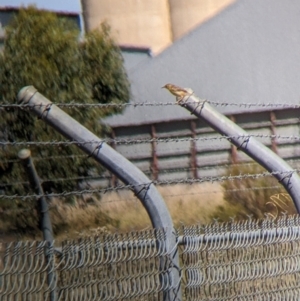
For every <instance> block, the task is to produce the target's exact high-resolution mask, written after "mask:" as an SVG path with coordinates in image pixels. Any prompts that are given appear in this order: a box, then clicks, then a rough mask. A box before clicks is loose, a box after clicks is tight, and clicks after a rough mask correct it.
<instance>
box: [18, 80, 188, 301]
mask: <svg viewBox="0 0 300 301" xmlns="http://www.w3.org/2000/svg"><path fill="white" fill-rule="evenodd" d="M18 101H19V103H22V104H24V105H26V106H25V107H24V108H28V109H29V111H30V112H32V113H34V114H35V115H36V116H38V117H39V118H40V119H42V120H43V121H45V122H46V123H47V124H49V125H50V126H52V127H53V128H54V129H55V130H57V131H58V132H59V133H61V134H62V135H63V136H65V137H66V138H68V139H70V140H72V141H78V145H77V146H78V147H79V148H80V149H82V150H83V151H84V152H85V153H87V154H88V155H89V156H90V157H92V158H94V159H95V160H96V161H97V162H99V163H100V164H102V165H103V166H104V167H105V168H107V169H108V170H109V171H111V172H112V173H113V174H115V175H116V176H117V177H118V178H119V179H120V180H122V181H123V182H124V183H125V184H127V185H130V186H131V187H132V190H133V191H134V193H135V194H136V196H137V197H138V198H139V200H140V201H141V202H142V204H143V206H144V207H145V209H146V211H147V213H148V215H149V217H150V219H151V222H152V225H153V227H154V228H157V229H161V228H163V229H165V231H166V250H167V252H169V254H170V258H171V259H172V261H173V267H172V268H171V269H170V271H169V272H168V275H167V278H168V279H169V281H170V282H171V283H175V284H179V283H180V276H179V273H178V269H176V268H175V266H179V256H178V253H177V250H176V249H177V248H176V245H177V237H176V234H175V231H174V226H173V222H172V219H171V216H170V213H169V211H168V208H167V206H166V204H165V202H164V200H163V198H162V197H161V195H160V193H159V192H158V190H157V189H156V187H155V185H146V187H145V186H144V185H145V184H147V183H151V180H150V179H149V178H148V177H147V176H146V175H145V174H144V173H143V172H142V171H140V170H139V169H138V168H137V167H136V166H135V165H134V164H132V163H131V162H130V161H128V160H127V159H126V158H125V157H123V156H122V155H121V154H119V153H118V152H116V151H115V150H114V149H113V148H112V147H110V146H109V145H108V144H107V143H105V142H104V141H102V140H101V139H100V138H98V137H97V136H96V135H94V134H93V133H92V132H90V131H89V130H88V129H86V128H85V127H84V126H83V125H81V124H80V123H79V122H77V121H76V120H74V119H73V118H72V117H70V116H69V115H68V114H67V113H65V112H64V111H63V110H61V109H60V108H59V107H57V106H56V105H55V104H53V103H52V102H51V101H50V100H48V99H47V98H46V97H44V96H43V95H42V94H40V93H39V92H38V91H37V90H36V89H35V88H34V87H33V86H27V87H24V88H22V89H21V90H20V92H19V93H18ZM143 188H146V189H143ZM175 289H177V290H178V288H173V289H170V290H169V291H168V292H166V298H165V299H167V300H175V299H176V300H182V299H181V291H180V290H179V291H178V293H177V295H176V296H175V295H174V291H175Z"/></svg>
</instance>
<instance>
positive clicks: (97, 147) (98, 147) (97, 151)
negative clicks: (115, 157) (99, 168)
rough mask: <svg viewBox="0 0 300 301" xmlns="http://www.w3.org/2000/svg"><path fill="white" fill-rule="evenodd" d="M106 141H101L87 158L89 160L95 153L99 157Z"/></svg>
mask: <svg viewBox="0 0 300 301" xmlns="http://www.w3.org/2000/svg"><path fill="white" fill-rule="evenodd" d="M103 143H104V141H101V142H100V143H99V144H98V145H97V146H96V147H95V149H94V150H93V151H92V152H91V153H90V154H89V155H88V156H87V157H88V158H90V157H92V156H93V155H94V154H95V153H96V155H97V156H98V155H99V152H100V149H101V147H102V145H103Z"/></svg>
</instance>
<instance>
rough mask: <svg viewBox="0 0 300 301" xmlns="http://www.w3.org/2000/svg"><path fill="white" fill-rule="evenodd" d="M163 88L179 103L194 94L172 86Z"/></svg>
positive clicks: (167, 85) (168, 85)
mask: <svg viewBox="0 0 300 301" xmlns="http://www.w3.org/2000/svg"><path fill="white" fill-rule="evenodd" d="M162 88H165V89H167V90H169V92H170V93H172V94H173V95H175V96H176V101H177V103H179V102H180V101H182V100H183V99H184V98H185V97H186V96H188V95H189V96H190V95H192V94H193V93H192V92H189V91H188V90H186V89H183V88H180V87H178V86H175V85H172V84H166V85H164V86H163V87H162Z"/></svg>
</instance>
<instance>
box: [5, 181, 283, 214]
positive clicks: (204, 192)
mask: <svg viewBox="0 0 300 301" xmlns="http://www.w3.org/2000/svg"><path fill="white" fill-rule="evenodd" d="M280 188H283V187H281V186H266V187H255V186H253V187H249V188H233V189H224V188H223V189H219V190H206V191H199V192H187V193H178V194H165V193H164V194H163V197H164V199H168V198H175V197H183V196H184V197H187V196H198V195H207V194H216V193H232V192H249V191H257V190H275V189H280ZM187 200H189V199H188V198H187ZM137 201H139V200H138V198H136V197H135V198H132V197H124V198H122V199H121V198H120V199H109V200H105V201H101V200H99V205H100V206H101V205H106V204H111V203H119V202H137ZM200 201H201V200H200ZM48 205H49V209H50V210H51V209H53V208H55V207H57V205H56V204H55V205H52V204H51V202H50V203H49V204H48ZM92 206H94V205H92ZM23 211H32V208H30V209H26V208H16V209H4V210H1V211H0V215H1V214H8V213H10V212H23Z"/></svg>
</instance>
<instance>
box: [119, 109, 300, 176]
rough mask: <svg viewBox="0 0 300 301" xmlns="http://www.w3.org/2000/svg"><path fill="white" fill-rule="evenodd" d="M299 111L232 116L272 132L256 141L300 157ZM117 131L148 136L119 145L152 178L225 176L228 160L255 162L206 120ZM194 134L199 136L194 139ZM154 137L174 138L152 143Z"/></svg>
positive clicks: (253, 129) (253, 131) (251, 129)
mask: <svg viewBox="0 0 300 301" xmlns="http://www.w3.org/2000/svg"><path fill="white" fill-rule="evenodd" d="M299 113H300V110H299V109H293V110H291V109H289V110H282V111H276V112H261V113H255V114H240V115H235V116H229V117H231V118H233V119H234V120H235V121H236V123H237V124H239V125H240V126H241V127H242V128H244V129H245V130H246V131H247V132H248V133H249V134H250V135H267V136H269V137H258V138H256V139H258V140H259V141H261V142H262V143H264V144H265V145H267V146H268V147H270V148H272V149H273V150H274V151H276V152H277V153H278V154H279V155H280V156H281V157H282V158H284V159H286V160H291V159H294V160H295V159H298V158H300V145H299V141H297V140H295V139H293V138H292V136H299V134H300V128H299V117H298V116H299ZM193 123H194V124H193ZM114 135H115V138H118V139H128V140H130V141H132V140H146V141H144V142H143V143H128V144H124V143H120V144H116V145H115V148H116V150H117V151H118V152H120V153H121V154H122V155H124V156H125V157H126V158H128V159H129V160H130V161H132V162H133V163H134V164H136V166H138V167H139V168H140V169H141V170H142V171H143V172H145V173H146V174H147V175H149V177H150V178H152V179H157V180H161V181H164V180H167V181H170V180H174V179H184V178H195V177H198V178H201V177H207V176H220V175H223V174H224V173H225V171H226V165H227V164H231V163H232V162H233V161H236V163H238V162H248V161H250V160H251V159H250V158H249V157H248V156H247V155H245V154H244V153H242V152H240V151H238V150H234V149H233V148H232V147H231V144H230V143H229V142H228V141H227V139H222V138H221V136H220V135H219V134H218V133H216V132H215V131H214V130H213V129H211V128H210V127H208V126H207V125H206V124H205V123H204V122H203V121H201V120H194V121H190V120H189V121H184V120H181V121H177V122H170V123H159V124H153V125H142V126H138V127H123V128H115V129H114ZM270 135H280V136H281V138H280V137H279V138H278V137H277V138H276V139H271V137H270ZM192 137H194V138H196V140H192V141H191V139H190V138H192ZM288 137H289V138H288ZM151 138H157V139H169V141H167V142H151V141H149V140H150V139H151ZM198 138H199V140H197V139H198ZM220 138H221V139H220ZM235 152H236V153H235ZM235 156H236V157H235Z"/></svg>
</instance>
